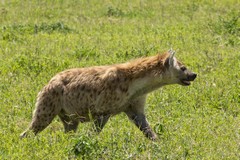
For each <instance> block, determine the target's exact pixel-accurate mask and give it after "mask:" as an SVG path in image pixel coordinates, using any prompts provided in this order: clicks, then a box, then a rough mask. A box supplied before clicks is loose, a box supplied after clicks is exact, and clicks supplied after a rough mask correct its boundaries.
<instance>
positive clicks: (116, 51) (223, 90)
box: [0, 0, 240, 160]
mask: <svg viewBox="0 0 240 160" xmlns="http://www.w3.org/2000/svg"><path fill="white" fill-rule="evenodd" d="M239 8H240V3H239V1H238V0H221V1H209V0H194V1H192V0H173V1H164V0H159V1H158V0H149V1H147V0H132V1H127V0H123V1H117V0H114V1H110V0H103V1H101V2H100V1H98V0H91V1H78V0H72V1H70V0H69V1H68V0H52V1H50V0H42V1H37V0H32V1H26V0H21V1H20V0H9V1H7V0H1V1H0V118H1V120H0V159H14V160H15V159H75V158H76V159H151V160H152V159H216V160H219V159H229V160H235V159H240V75H239V74H240V69H239V68H240V19H239V18H240V11H239ZM171 47H172V48H173V49H174V50H176V51H177V54H176V57H177V58H178V59H180V60H181V61H183V62H184V63H185V64H186V65H187V66H188V67H189V68H190V69H192V70H193V71H195V72H196V73H198V78H197V79H196V81H195V82H194V83H193V84H192V85H191V86H189V87H182V86H178V85H173V86H167V87H163V88H161V89H159V90H157V91H155V92H153V93H151V94H150V95H149V96H148V100H147V106H146V112H147V113H146V114H147V117H148V120H149V122H150V125H151V126H152V127H153V128H154V130H155V132H156V133H157V134H158V137H159V140H158V141H156V142H152V141H149V140H147V139H146V138H145V137H144V136H143V134H142V133H141V132H140V131H139V130H138V129H137V128H136V127H135V126H134V125H133V124H132V123H131V122H129V121H128V118H127V117H126V115H124V114H120V115H118V116H115V117H112V118H111V119H110V121H109V122H108V123H107V125H106V127H105V128H104V130H103V131H102V132H101V133H100V134H99V135H96V134H95V133H94V132H92V130H91V126H92V124H91V123H84V124H80V125H79V129H78V131H77V133H75V134H64V133H63V126H62V124H61V122H60V120H59V118H55V119H54V121H53V122H52V124H51V125H50V126H49V127H48V128H47V129H45V130H44V131H43V132H42V133H41V134H39V135H38V136H36V137H30V138H26V139H22V140H20V139H19V135H20V133H21V132H22V131H23V130H25V129H26V128H27V126H28V124H29V122H30V121H31V117H32V111H33V110H34V105H35V101H36V95H37V93H38V92H39V91H40V89H41V88H42V87H43V86H44V85H45V84H46V83H48V81H49V80H50V79H51V77H52V76H53V75H55V74H56V73H57V72H60V71H62V70H64V69H67V68H73V67H84V66H92V65H105V64H112V63H121V62H125V61H129V60H131V59H134V58H136V57H142V56H148V55H154V54H156V53H157V52H164V51H167V50H168V49H170V48H171Z"/></svg>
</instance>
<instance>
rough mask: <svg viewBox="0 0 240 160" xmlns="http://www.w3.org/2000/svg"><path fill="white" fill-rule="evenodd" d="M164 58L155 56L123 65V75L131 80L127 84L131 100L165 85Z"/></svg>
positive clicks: (163, 56)
mask: <svg viewBox="0 0 240 160" xmlns="http://www.w3.org/2000/svg"><path fill="white" fill-rule="evenodd" d="M166 56H167V55H166V54H165V55H156V56H152V57H147V58H142V59H138V60H135V61H133V62H130V63H126V64H123V66H122V67H123V68H122V69H124V72H125V75H127V77H128V78H129V79H131V81H130V83H129V93H130V94H129V95H130V97H131V98H135V97H138V96H142V95H145V94H147V93H149V92H152V91H154V90H156V89H158V88H160V87H162V86H163V85H166V84H167V81H166V79H165V78H163V77H164V76H163V74H164V73H165V70H166V67H165V66H164V62H165V59H166Z"/></svg>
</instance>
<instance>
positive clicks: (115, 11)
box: [107, 7, 124, 17]
mask: <svg viewBox="0 0 240 160" xmlns="http://www.w3.org/2000/svg"><path fill="white" fill-rule="evenodd" d="M123 15H124V12H123V11H122V10H121V9H119V8H113V7H108V10H107V16H108V17H111V16H113V17H120V16H123Z"/></svg>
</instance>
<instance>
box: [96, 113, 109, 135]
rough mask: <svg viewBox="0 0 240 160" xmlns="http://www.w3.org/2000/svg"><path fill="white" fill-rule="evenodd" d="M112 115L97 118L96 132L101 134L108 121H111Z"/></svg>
mask: <svg viewBox="0 0 240 160" xmlns="http://www.w3.org/2000/svg"><path fill="white" fill-rule="evenodd" d="M109 117H110V115H101V116H97V117H96V118H95V120H94V125H95V128H94V129H95V131H96V132H98V133H100V132H101V131H102V129H103V127H104V126H105V124H106V123H107V121H108V119H109Z"/></svg>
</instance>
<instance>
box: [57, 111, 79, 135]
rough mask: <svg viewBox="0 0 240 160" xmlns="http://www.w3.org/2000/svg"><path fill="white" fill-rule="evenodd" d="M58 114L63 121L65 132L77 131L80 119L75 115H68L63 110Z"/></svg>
mask: <svg viewBox="0 0 240 160" xmlns="http://www.w3.org/2000/svg"><path fill="white" fill-rule="evenodd" d="M58 116H59V118H60V119H61V121H62V123H63V126H64V131H65V133H67V132H70V131H74V132H76V131H77V127H78V124H79V120H78V119H77V118H76V117H75V116H74V117H71V115H67V114H66V113H65V111H63V110H62V111H61V112H60V113H59V114H58Z"/></svg>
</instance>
